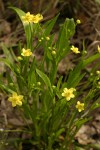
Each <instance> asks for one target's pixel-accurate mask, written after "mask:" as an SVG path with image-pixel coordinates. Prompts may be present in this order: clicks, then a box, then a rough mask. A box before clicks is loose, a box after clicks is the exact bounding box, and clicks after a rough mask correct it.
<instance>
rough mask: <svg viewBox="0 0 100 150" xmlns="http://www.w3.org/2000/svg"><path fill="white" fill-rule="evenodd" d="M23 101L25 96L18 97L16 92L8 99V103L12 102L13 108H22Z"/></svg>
mask: <svg viewBox="0 0 100 150" xmlns="http://www.w3.org/2000/svg"><path fill="white" fill-rule="evenodd" d="M22 100H23V95H17V93H16V92H14V93H13V94H12V96H11V97H9V98H8V101H10V102H12V106H13V107H15V106H16V105H19V106H21V105H22Z"/></svg>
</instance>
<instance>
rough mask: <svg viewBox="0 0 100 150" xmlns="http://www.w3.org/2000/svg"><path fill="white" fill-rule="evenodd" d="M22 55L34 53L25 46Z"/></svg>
mask: <svg viewBox="0 0 100 150" xmlns="http://www.w3.org/2000/svg"><path fill="white" fill-rule="evenodd" d="M21 55H22V56H31V55H32V52H31V50H30V49H25V48H23V49H22V53H21Z"/></svg>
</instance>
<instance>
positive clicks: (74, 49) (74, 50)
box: [71, 45, 80, 54]
mask: <svg viewBox="0 0 100 150" xmlns="http://www.w3.org/2000/svg"><path fill="white" fill-rule="evenodd" d="M71 50H72V51H73V53H75V54H78V53H80V51H79V49H78V48H77V47H75V46H74V45H72V47H71Z"/></svg>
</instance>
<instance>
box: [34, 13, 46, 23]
mask: <svg viewBox="0 0 100 150" xmlns="http://www.w3.org/2000/svg"><path fill="white" fill-rule="evenodd" d="M42 19H43V16H42V15H41V14H37V15H33V18H32V22H33V23H38V22H39V21H40V20H42Z"/></svg>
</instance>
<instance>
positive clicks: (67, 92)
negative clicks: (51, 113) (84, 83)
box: [62, 88, 76, 101]
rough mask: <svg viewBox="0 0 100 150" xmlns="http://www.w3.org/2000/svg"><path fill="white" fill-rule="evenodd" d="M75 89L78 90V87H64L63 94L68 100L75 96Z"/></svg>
mask: <svg viewBox="0 0 100 150" xmlns="http://www.w3.org/2000/svg"><path fill="white" fill-rule="evenodd" d="M74 91H76V89H74V88H70V89H67V88H64V89H63V93H62V96H63V97H65V98H66V100H67V101H69V100H70V99H71V98H74V97H75V95H74V94H73V92H74Z"/></svg>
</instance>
